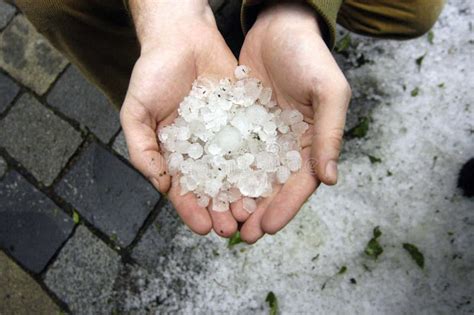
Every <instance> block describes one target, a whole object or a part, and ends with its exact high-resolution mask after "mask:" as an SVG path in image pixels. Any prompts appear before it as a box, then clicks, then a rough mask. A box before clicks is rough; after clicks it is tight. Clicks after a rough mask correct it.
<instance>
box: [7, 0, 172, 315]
mask: <svg viewBox="0 0 474 315" xmlns="http://www.w3.org/2000/svg"><path fill="white" fill-rule="evenodd" d="M0 32H1V33H0V249H1V251H0V314H2V315H10V314H31V312H32V311H34V312H35V314H60V313H64V312H67V313H69V312H74V313H87V314H92V313H96V314H98V313H100V314H106V313H110V312H111V311H112V310H113V303H111V301H110V295H111V294H112V289H113V288H114V285H115V284H116V282H118V280H117V279H118V278H119V276H120V272H121V270H124V269H125V268H126V266H127V265H130V264H133V263H134V261H133V259H132V258H131V254H130V253H131V250H132V248H133V247H134V245H135V244H134V241H135V242H136V240H137V239H138V238H139V237H140V235H141V234H143V233H144V232H145V230H146V229H147V227H148V226H149V225H150V222H151V221H153V219H154V218H155V217H156V215H157V213H158V211H159V209H160V207H161V206H162V204H163V203H164V202H165V201H164V198H162V197H161V195H160V194H159V193H158V192H156V190H155V189H154V188H153V187H152V186H151V185H150V184H149V183H148V182H147V181H146V180H145V179H144V178H143V177H142V176H141V175H140V174H139V173H138V172H136V171H135V170H134V169H133V168H132V167H131V166H130V164H129V163H128V161H127V155H128V153H127V149H126V145H125V141H124V138H123V134H122V133H121V132H120V123H119V114H118V112H117V111H116V110H115V109H114V108H113V107H112V106H111V105H110V104H109V101H108V100H107V98H106V97H105V96H104V95H103V94H102V93H101V92H100V91H98V90H97V89H96V88H95V87H94V86H92V85H91V84H89V83H88V82H87V81H86V80H85V79H84V78H83V76H82V75H81V74H80V73H79V71H78V70H77V69H76V68H75V67H74V66H73V65H71V64H69V62H68V60H66V59H65V58H64V57H63V56H62V55H61V54H60V53H59V52H57V51H56V50H55V49H54V48H53V47H52V46H50V44H49V43H48V42H47V41H46V40H45V39H44V38H43V37H42V36H41V35H40V34H38V33H37V32H36V31H35V29H34V28H33V26H32V25H31V24H30V23H29V22H28V20H27V19H26V18H25V17H24V16H23V15H22V14H21V13H20V12H18V11H17V9H16V8H15V7H14V6H12V5H9V4H7V3H5V2H3V1H1V0H0ZM116 291H117V290H115V291H114V292H116Z"/></svg>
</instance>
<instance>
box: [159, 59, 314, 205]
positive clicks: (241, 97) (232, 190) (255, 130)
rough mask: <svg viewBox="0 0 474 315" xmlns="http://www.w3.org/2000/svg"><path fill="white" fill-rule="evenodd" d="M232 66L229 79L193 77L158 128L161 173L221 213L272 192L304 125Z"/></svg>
mask: <svg viewBox="0 0 474 315" xmlns="http://www.w3.org/2000/svg"><path fill="white" fill-rule="evenodd" d="M249 72H250V70H249V68H247V67H246V66H238V67H237V68H236V69H235V72H234V75H235V78H236V80H237V81H236V82H232V81H231V80H229V79H222V80H220V81H216V80H212V79H210V78H198V80H196V81H195V82H194V83H193V86H192V89H191V91H190V93H189V95H188V96H186V97H185V98H184V100H183V101H182V102H181V104H180V105H179V109H178V117H177V118H176V119H175V121H174V122H173V124H171V125H169V126H166V127H163V128H162V129H160V130H159V132H158V137H159V139H160V141H161V143H162V148H163V153H164V156H165V158H166V161H167V164H168V169H169V172H170V174H171V175H172V176H179V184H180V186H181V194H186V193H188V192H192V193H194V194H195V195H196V196H197V199H198V204H199V206H201V207H207V206H209V205H210V204H211V209H212V210H214V211H227V210H229V205H230V203H232V202H235V201H238V200H242V203H243V208H244V209H245V210H246V211H248V212H253V211H255V210H256V208H257V203H256V199H257V198H260V197H267V196H269V195H270V194H271V193H272V189H273V185H276V184H284V183H285V182H286V181H287V180H288V179H289V177H290V176H291V173H292V172H297V171H298V170H300V169H301V167H302V159H301V154H300V142H299V137H300V136H301V135H302V134H303V133H305V132H306V130H307V129H308V124H307V123H306V122H304V121H303V115H302V114H301V113H300V112H299V111H297V110H294V109H285V110H281V109H279V108H278V107H277V106H276V103H275V101H273V100H272V90H271V89H269V88H265V87H263V86H262V84H261V82H260V81H258V80H257V79H254V78H250V77H249Z"/></svg>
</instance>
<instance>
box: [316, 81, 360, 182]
mask: <svg viewBox="0 0 474 315" xmlns="http://www.w3.org/2000/svg"><path fill="white" fill-rule="evenodd" d="M319 91H320V92H319V93H315V94H314V95H313V107H314V133H313V141H312V149H311V155H312V158H313V159H314V160H315V161H316V163H315V164H314V171H315V173H316V177H317V178H318V179H319V180H320V181H321V182H323V183H324V184H326V185H334V184H336V183H337V177H338V174H337V173H338V172H337V162H338V159H339V153H340V151H341V145H342V137H343V135H344V125H345V122H346V112H347V108H348V106H349V101H350V98H351V89H350V87H349V84H348V83H347V81H346V80H345V79H344V80H342V84H333V85H331V86H330V87H329V88H325V89H319Z"/></svg>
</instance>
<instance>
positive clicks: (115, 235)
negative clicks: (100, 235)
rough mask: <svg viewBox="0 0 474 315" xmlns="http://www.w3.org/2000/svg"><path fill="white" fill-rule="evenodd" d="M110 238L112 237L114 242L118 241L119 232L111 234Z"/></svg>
mask: <svg viewBox="0 0 474 315" xmlns="http://www.w3.org/2000/svg"><path fill="white" fill-rule="evenodd" d="M110 239H111V240H112V241H113V242H114V243H117V241H118V236H117V234H115V233H112V235H110Z"/></svg>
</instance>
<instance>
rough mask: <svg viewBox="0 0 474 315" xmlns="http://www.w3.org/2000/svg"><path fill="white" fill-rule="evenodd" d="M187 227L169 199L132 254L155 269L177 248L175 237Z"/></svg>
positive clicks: (143, 263)
mask: <svg viewBox="0 0 474 315" xmlns="http://www.w3.org/2000/svg"><path fill="white" fill-rule="evenodd" d="M182 229H186V228H185V227H184V226H183V223H182V221H181V219H180V218H179V216H178V214H177V213H176V210H175V209H174V208H173V205H172V204H171V203H170V202H169V201H167V202H166V203H165V204H164V205H163V207H162V208H161V209H160V212H159V213H158V216H157V217H156V219H155V221H154V222H153V224H152V225H151V226H150V227H149V228H148V230H147V231H146V232H145V234H144V235H143V237H142V239H141V240H140V241H139V242H138V244H137V246H136V247H135V248H134V249H133V252H132V256H133V258H135V259H136V260H137V261H139V262H140V263H141V264H142V265H143V266H146V267H148V268H149V269H152V270H153V269H155V267H156V265H157V263H158V262H162V259H163V258H164V257H167V256H168V254H169V253H170V252H172V251H173V249H174V248H175V245H176V244H175V242H174V241H173V239H174V238H175V237H177V236H178V234H179V233H177V231H178V230H182Z"/></svg>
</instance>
